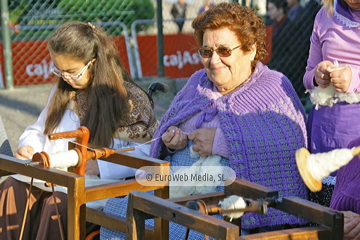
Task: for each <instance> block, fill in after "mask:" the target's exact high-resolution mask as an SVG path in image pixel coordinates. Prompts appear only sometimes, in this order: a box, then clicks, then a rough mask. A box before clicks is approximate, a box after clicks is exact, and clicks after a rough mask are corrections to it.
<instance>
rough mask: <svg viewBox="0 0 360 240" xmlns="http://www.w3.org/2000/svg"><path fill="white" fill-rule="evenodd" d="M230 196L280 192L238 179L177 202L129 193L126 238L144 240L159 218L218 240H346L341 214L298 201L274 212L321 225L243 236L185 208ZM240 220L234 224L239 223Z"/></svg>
mask: <svg viewBox="0 0 360 240" xmlns="http://www.w3.org/2000/svg"><path fill="white" fill-rule="evenodd" d="M229 195H238V196H242V197H244V198H252V199H259V198H267V197H270V198H271V197H276V198H278V192H277V191H275V190H272V189H270V188H266V187H263V186H261V185H258V184H255V183H251V182H248V181H246V180H242V179H236V180H235V182H234V183H233V184H231V185H229V186H226V187H225V190H224V191H223V192H215V193H209V194H200V195H193V196H190V197H183V198H178V199H168V200H164V199H159V198H157V197H156V196H150V195H149V194H146V193H142V192H138V191H134V192H131V193H130V196H129V205H128V210H127V230H128V231H127V239H129V240H130V239H131V240H136V239H144V231H145V230H144V229H145V225H144V224H145V219H148V218H153V217H160V218H164V219H166V220H168V221H172V222H175V223H178V224H180V225H183V226H185V227H187V228H191V229H193V230H195V231H198V232H201V233H203V234H206V235H208V236H210V237H214V238H216V239H242V240H250V239H252V240H254V239H269V240H272V239H273V240H275V239H276V240H282V239H283V240H285V239H286V240H288V239H320V240H325V239H326V240H329V239H333V240H338V239H339V240H340V239H343V226H344V216H343V214H342V213H341V212H339V211H336V210H332V209H330V208H327V207H323V206H321V205H319V204H316V203H312V202H310V201H307V200H304V199H301V198H298V197H284V198H281V199H280V198H278V199H279V200H280V201H279V203H278V204H277V205H276V206H275V207H274V208H275V209H278V210H281V211H284V212H287V213H289V214H292V215H295V216H297V217H301V218H303V219H306V220H308V221H310V222H313V223H317V224H319V226H314V227H303V228H294V229H287V230H279V231H273V232H266V233H258V234H250V235H246V236H239V235H240V229H241V228H240V227H239V226H237V225H235V224H232V223H228V222H226V221H223V220H219V219H217V218H214V217H212V216H208V215H205V214H203V213H201V212H197V211H194V210H191V209H188V208H186V207H184V206H183V205H185V204H186V203H187V202H188V201H193V200H200V199H201V200H203V201H204V202H205V203H206V204H217V203H218V202H219V200H222V199H224V198H225V197H227V196H229ZM239 222H240V221H235V223H239Z"/></svg>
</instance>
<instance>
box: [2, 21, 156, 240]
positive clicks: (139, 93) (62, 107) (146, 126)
mask: <svg viewBox="0 0 360 240" xmlns="http://www.w3.org/2000/svg"><path fill="white" fill-rule="evenodd" d="M48 49H49V52H50V56H51V59H52V61H53V63H54V69H52V71H53V73H54V74H55V75H57V76H58V77H59V81H58V83H57V85H56V86H55V87H54V88H53V90H52V91H51V93H50V96H49V100H48V103H47V105H46V107H45V108H44V110H43V111H42V112H41V114H40V116H39V118H38V120H37V122H36V123H34V124H33V125H31V126H29V127H27V128H26V130H25V132H24V133H23V134H22V136H21V137H20V140H19V148H18V149H17V151H16V154H15V157H17V158H19V159H24V160H25V159H31V158H32V155H33V154H34V153H35V152H41V151H45V152H47V153H49V154H51V153H56V152H58V151H65V150H67V145H68V141H69V140H72V139H63V140H52V141H50V140H49V139H48V138H47V136H48V135H49V134H51V133H56V132H64V131H72V130H77V129H78V128H79V127H80V126H86V127H87V128H88V129H89V130H90V143H93V144H97V145H100V146H106V147H111V148H115V149H121V148H124V147H135V146H137V145H138V144H137V143H144V142H147V141H149V140H151V138H152V136H153V133H154V131H155V129H156V127H157V121H156V118H155V115H154V112H153V110H152V107H151V104H150V101H149V97H148V95H147V94H146V93H145V92H144V91H143V90H142V89H141V88H140V87H138V86H137V85H136V84H135V83H134V82H133V81H132V80H131V79H130V78H129V76H128V74H127V73H126V70H125V69H124V68H123V66H122V65H121V62H120V59H119V56H118V52H117V51H116V48H115V46H114V43H113V41H112V40H111V38H110V37H109V36H108V35H107V34H106V33H105V32H104V31H102V30H101V29H99V28H96V27H94V26H93V25H92V24H90V23H88V24H86V23H81V22H68V23H65V24H64V25H62V26H61V27H59V28H58V29H57V30H56V31H55V32H54V34H53V35H52V37H51V38H50V40H49V43H48ZM136 142H137V143H136ZM148 151H149V146H148V145H142V146H141V147H137V148H136V150H135V153H139V154H143V155H148ZM106 167H108V166H107V165H106V164H104V162H102V161H88V164H87V167H86V175H93V176H92V177H91V179H87V180H86V182H87V183H88V182H89V181H92V183H91V184H96V182H98V183H99V182H101V181H102V179H100V178H104V176H105V177H106V176H107V169H106ZM97 176H100V178H99V177H97ZM123 177H126V176H124V175H117V176H113V177H112V178H114V180H113V181H116V180H118V179H120V178H123ZM94 178H95V180H94ZM96 178H97V179H96ZM19 180H20V181H19ZM28 181H29V179H27V178H25V177H24V176H18V175H15V176H13V177H9V178H7V180H5V181H4V182H3V183H2V184H1V185H0V197H1V198H0V199H1V201H0V208H1V210H2V218H1V221H0V225H1V226H0V227H1V228H2V231H1V232H0V239H18V238H19V235H20V229H21V223H22V218H23V215H24V209H25V205H26V201H27V198H28V190H27V189H28V188H29V184H28V183H27V182H28ZM105 181H106V180H105ZM94 182H95V183H94ZM35 186H37V188H36V187H33V189H32V191H31V198H30V202H29V203H30V205H29V206H31V207H30V209H29V213H28V214H27V218H28V219H27V223H26V224H25V228H24V234H23V236H24V238H23V239H35V238H36V239H61V234H60V229H59V226H58V222H57V219H56V217H54V215H55V216H56V213H55V207H54V204H53V197H52V193H51V192H49V191H51V187H50V188H47V187H44V184H43V183H41V182H38V184H37V185H35ZM9 189H13V190H12V191H10V190H9ZM65 192H66V191H65V190H64V189H63V188H61V187H57V188H56V192H55V194H54V195H55V196H56V198H57V203H58V207H59V210H60V214H61V216H62V217H61V222H62V229H63V235H64V236H66V234H67V229H66V227H67V220H66V212H67V210H66V209H67V201H66V200H67V196H66V193H65ZM11 226H18V227H16V228H14V227H11Z"/></svg>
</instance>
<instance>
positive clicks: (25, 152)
mask: <svg viewBox="0 0 360 240" xmlns="http://www.w3.org/2000/svg"><path fill="white" fill-rule="evenodd" d="M33 155H34V148H33V147H31V146H22V147H19V148H18V149H17V150H16V153H15V156H14V157H16V158H18V159H21V160H29V159H32V156H33Z"/></svg>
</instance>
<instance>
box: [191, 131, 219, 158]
mask: <svg viewBox="0 0 360 240" xmlns="http://www.w3.org/2000/svg"><path fill="white" fill-rule="evenodd" d="M215 132H216V128H200V129H197V130H195V131H192V132H191V133H189V139H190V140H191V141H193V142H194V145H193V147H192V149H193V150H194V151H195V152H198V154H199V156H200V157H206V156H209V155H211V154H212V147H213V142H214V137H215Z"/></svg>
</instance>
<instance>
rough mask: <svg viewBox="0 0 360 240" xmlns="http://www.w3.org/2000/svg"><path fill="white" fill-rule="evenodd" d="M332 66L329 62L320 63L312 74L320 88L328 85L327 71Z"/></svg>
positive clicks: (328, 74)
mask: <svg viewBox="0 0 360 240" xmlns="http://www.w3.org/2000/svg"><path fill="white" fill-rule="evenodd" d="M333 66H334V64H333V63H332V62H330V61H322V62H320V63H319V64H318V65H317V66H316V68H315V73H314V75H315V76H314V78H315V82H316V83H317V85H318V86H319V87H321V88H326V87H327V86H329V84H330V72H329V71H328V68H329V67H333Z"/></svg>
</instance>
